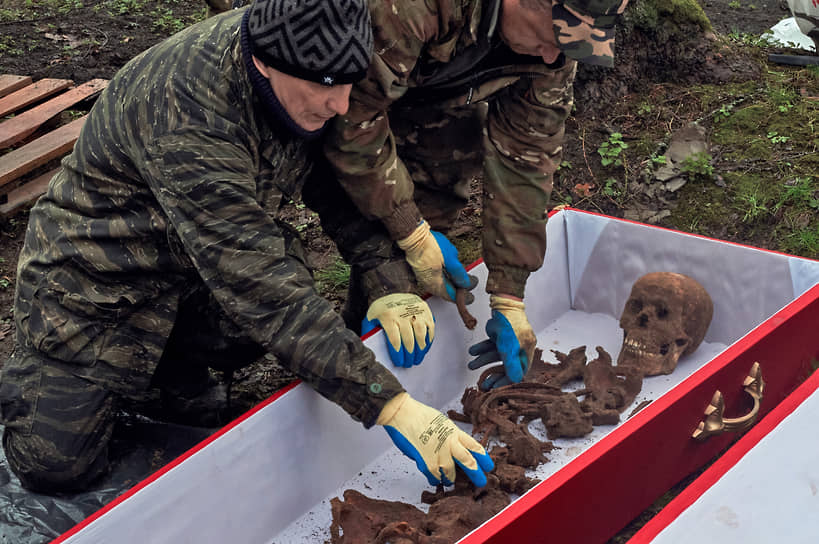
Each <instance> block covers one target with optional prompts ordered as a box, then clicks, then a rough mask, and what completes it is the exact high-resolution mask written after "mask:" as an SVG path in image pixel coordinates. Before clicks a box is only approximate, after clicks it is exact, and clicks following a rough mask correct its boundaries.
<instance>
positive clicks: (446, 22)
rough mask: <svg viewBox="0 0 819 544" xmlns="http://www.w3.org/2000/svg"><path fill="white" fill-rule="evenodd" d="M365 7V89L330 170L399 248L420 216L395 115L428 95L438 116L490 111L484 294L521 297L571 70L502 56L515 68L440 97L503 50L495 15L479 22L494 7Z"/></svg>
mask: <svg viewBox="0 0 819 544" xmlns="http://www.w3.org/2000/svg"><path fill="white" fill-rule="evenodd" d="M369 4H370V13H371V16H372V22H373V28H374V31H375V34H374V36H375V55H374V58H373V62H372V64H371V65H370V70H369V73H368V76H367V78H366V79H365V80H364V81H363V82H361V83H359V84H357V85H356V86H355V87H354V89H353V94H352V97H351V104H350V109H349V111H348V112H347V114H346V115H345V116H343V117H340V118H337V119H336V120H335V121H334V123H333V124H332V126H331V129H330V133H329V134H328V137H327V140H326V146H325V151H326V154H327V156H328V158H329V159H330V162H331V163H332V164H333V166H334V168H335V169H336V172H337V174H338V176H339V179H340V181H341V182H342V184H343V185H344V186H345V189H346V190H347V191H348V193H349V194H350V195H351V196H352V198H353V200H354V201H355V202H356V204H357V205H358V207H359V208H360V209H361V210H362V211H363V212H364V213H365V214H366V215H368V216H370V217H376V218H379V219H380V220H381V221H383V222H384V224H385V225H386V227H387V229H388V230H389V232H390V234H391V235H392V237H393V238H395V239H399V238H403V237H404V236H406V235H407V234H409V233H410V232H411V231H412V230H413V229H414V228H415V227H416V226H417V224H418V221H419V219H420V212H419V210H418V208H417V206H416V205H415V203H414V201H413V185H412V181H411V180H410V177H409V174H408V172H407V169H406V167H405V166H404V165H403V164H402V162H401V161H400V159H399V158H398V157H397V155H396V151H395V142H394V137H393V136H392V134H391V132H390V125H389V120H388V111H389V109H390V107H391V106H393V104H395V103H396V102H398V101H399V100H402V99H406V98H407V97H408V96H409V95H410V94H412V93H413V92H417V91H418V90H423V89H424V87H427V86H430V84H431V83H434V86H435V89H433V90H434V91H435V92H433V93H432V94H429V95H428V98H429V99H432V100H435V99H436V98H437V99H438V100H437V102H438V103H439V104H440V106H441V107H448V106H459V105H465V104H470V103H474V102H477V101H481V100H487V99H489V104H490V107H489V113H488V118H487V121H486V127H485V130H484V179H483V183H484V210H483V235H482V237H483V252H484V260H485V262H486V264H487V267H488V269H489V279H488V282H487V287H486V289H487V291H488V292H490V293H493V292H494V293H508V294H513V295H517V296H521V297H522V296H523V291H524V286H525V284H526V279H527V278H528V276H529V273H530V272H532V271H534V270H537V269H538V268H539V267H540V266H541V265H542V264H543V256H544V254H545V250H546V234H545V228H544V225H545V223H546V214H545V212H546V207H547V204H548V199H549V196H550V192H551V188H552V178H553V173H554V172H555V170H556V169H557V165H558V164H559V163H560V156H561V151H562V142H563V123H564V120H565V118H566V117H567V115H568V114H569V112H570V111H571V107H572V82H573V78H574V72H575V67H576V64H575V62H574V61H569V60H566V61H565V62H564V63H563V64H562V66H560V67H550V66H547V65H545V64H544V63H543V62H542V61H541V59H540V58H538V57H525V56H520V55H515V54H514V53H512V52H511V51H510V50H508V49H506V51H508V52H509V55H508V59H509V62H508V63H505V62H500V64H497V63H496V64H495V65H493V66H487V67H484V68H485V69H483V71H482V73H481V74H478V73H477V71H473V73H468V74H460V76H453V79H456V80H457V79H459V77H460V79H461V80H462V82H461V83H460V84H459V83H458V82H457V81H456V82H455V83H456V84H453V85H446V82H444V84H443V85H442V84H441V83H442V82H441V78H440V77H439V75H438V73H439V72H441V71H442V70H444V71H445V69H446V66H447V65H453V64H456V63H459V62H460V61H461V59H462V58H463V57H464V56H465V55H469V54H470V53H471V52H473V51H475V48H476V47H492V48H495V50H498V46H499V47H500V48H504V47H505V46H503V45H502V44H501V43H500V38H499V36H498V30H497V29H496V27H497V16H498V13H497V11H494V12H491V13H481V10H482V9H486V8H487V6H491V5H493V3H492V2H490V1H485V2H481V1H479V0H431V1H428V2H415V1H413V0H370V2H369ZM494 6H495V10H497V9H498V8H497V3H495V4H494ZM461 64H463V63H461ZM467 64H468V63H467ZM463 76H466V77H463ZM463 82H466V83H465V84H463ZM459 85H460V88H459ZM453 89H454V90H455V91H459V92H452V91H453ZM408 91H410V92H408ZM405 95H406V96H405Z"/></svg>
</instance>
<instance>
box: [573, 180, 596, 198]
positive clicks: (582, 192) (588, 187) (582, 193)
mask: <svg viewBox="0 0 819 544" xmlns="http://www.w3.org/2000/svg"><path fill="white" fill-rule="evenodd" d="M592 189H594V183H578V184H577V185H575V186H574V194H576V195H577V196H579V197H583V198H585V197H587V196H590V195H591V192H592Z"/></svg>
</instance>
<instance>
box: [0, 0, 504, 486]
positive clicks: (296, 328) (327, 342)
mask: <svg viewBox="0 0 819 544" xmlns="http://www.w3.org/2000/svg"><path fill="white" fill-rule="evenodd" d="M336 8H340V9H336ZM304 21H307V22H308V23H307V24H305V23H304ZM299 33H308V34H310V35H313V36H315V35H318V34H321V35H322V36H323V37H324V39H325V42H324V43H325V44H326V45H327V46H328V48H327V51H324V52H322V51H318V52H317V50H316V49H315V47H314V45H311V47H313V49H312V50H311V54H310V55H308V54H304V52H303V51H300V50H299V47H300V45H299V44H303V43H305V42H304V41H303V40H301V41H300V34H299ZM336 42H337V43H336ZM371 48H372V31H371V27H370V21H369V17H368V12H367V8H366V5H365V4H364V3H363V2H361V0H338V2H336V3H334V4H332V5H330V4H327V3H325V2H324V1H323V0H305V1H300V2H292V1H291V0H257V1H256V2H255V3H254V5H253V6H252V7H251V8H248V9H246V10H237V11H233V12H231V13H228V14H224V15H222V16H218V17H213V18H211V19H208V20H206V21H204V22H202V23H199V24H198V25H194V26H193V27H191V28H188V29H186V30H184V31H182V32H180V33H179V34H176V35H175V36H173V37H171V38H169V39H168V40H166V41H165V42H163V43H161V44H158V45H156V46H154V47H153V48H151V49H150V50H148V51H146V52H144V53H143V54H141V55H139V56H138V57H136V58H134V59H133V60H131V61H130V62H129V63H128V64H127V65H126V66H124V67H123V68H122V69H121V70H120V71H119V72H118V73H117V74H116V75H115V76H114V77H113V78H112V80H111V82H110V83H109V85H108V86H107V88H106V89H105V90H104V91H103V92H102V94H101V96H100V97H99V99H98V100H97V102H96V103H95V105H94V107H93V109H92V111H91V112H90V114H89V116H88V119H87V121H86V123H85V125H84V127H83V130H82V132H81V134H80V137H79V139H78V141H77V142H76V145H75V147H74V151H73V152H72V154H71V155H69V156H68V157H66V159H64V161H63V163H62V168H61V170H60V171H59V173H58V174H57V175H56V176H55V177H54V178H53V179H52V180H51V183H50V185H49V188H48V191H47V194H46V195H44V196H43V197H42V198H41V199H40V200H39V201H38V202H37V204H36V205H35V206H34V208H33V209H32V210H31V214H30V219H29V225H28V230H27V233H26V239H25V245H24V247H23V249H22V252H21V255H20V259H19V265H18V274H17V278H18V281H17V290H16V297H15V308H14V315H15V323H16V327H17V337H16V341H17V345H16V349H15V352H14V353H13V354H12V356H11V357H10V359H9V360H8V361H7V362H6V364H5V365H4V367H3V369H2V370H3V373H2V377H1V378H0V422H2V424H3V425H4V426H5V432H4V435H3V446H4V448H5V452H6V456H7V458H8V461H9V464H10V466H11V468H12V469H13V471H14V472H15V473H16V474H17V476H18V477H19V478H20V480H21V483H22V484H23V485H24V486H26V487H28V488H30V489H33V490H35V491H39V492H45V493H51V492H55V491H76V490H81V489H84V488H87V487H88V486H89V485H90V484H91V483H93V482H94V481H95V480H96V479H97V478H98V477H99V476H101V475H102V474H104V473H105V472H106V471H107V468H108V456H107V453H108V444H109V441H110V438H111V434H112V430H113V427H114V424H115V417H114V415H115V412H116V411H117V410H118V409H120V408H121V407H122V405H123V403H122V401H124V400H134V401H139V400H141V399H142V398H143V397H144V396H145V395H146V393H147V392H148V390H149V388H150V387H151V386H152V385H157V386H159V387H160V388H163V391H164V390H167V391H170V392H171V393H173V394H177V395H180V396H183V397H184V396H186V395H195V394H197V393H198V392H201V390H202V388H203V387H207V385H208V384H207V376H208V372H207V370H208V367H210V368H222V369H230V368H235V367H238V366H242V365H244V364H249V363H251V362H253V361H255V360H256V359H257V358H258V357H259V356H260V355H263V354H264V353H265V352H268V353H271V354H273V355H274V356H275V358H276V359H277V360H279V361H280V362H281V363H282V364H283V365H285V366H286V367H288V368H289V369H290V370H292V371H293V372H294V373H295V374H296V375H298V376H299V377H300V378H302V379H303V380H304V381H305V382H306V383H308V384H309V385H310V386H312V387H313V388H315V389H316V390H317V391H318V392H319V393H320V394H321V395H323V396H324V397H326V398H327V399H329V400H331V401H333V402H335V403H337V404H338V405H339V406H340V407H341V408H343V409H344V410H345V411H347V412H348V413H349V414H350V415H351V416H352V417H353V418H354V419H356V420H358V421H360V422H362V423H363V424H364V426H365V427H370V426H372V425H374V424H376V423H378V424H381V425H384V426H385V428H386V429H387V430H388V432H390V433H391V434H390V436H393V435H394V433H397V435H402V434H408V431H407V430H406V429H407V428H408V426H415V427H417V426H419V425H420V426H421V430H423V429H424V428H425V427H424V426H425V425H427V424H429V422H430V421H432V420H436V424H435V425H436V427H435V428H436V429H441V430H442V434H440V435H436V436H438V437H439V440H429V444H430V446H433V445H437V447H438V448H439V449H441V448H444V450H443V451H449V450H448V448H449V444H450V443H451V442H452V441H460V442H461V443H463V442H464V441H466V442H468V445H467V447H468V448H470V450H471V454H474V455H477V456H479V457H478V459H479V461H480V462H481V463H482V464H481V466H482V467H484V469H486V467H488V466H489V464H490V463H487V462H486V461H485V460H483V459H482V458H480V456H481V455H485V452H484V451H483V448H481V447H480V445H478V444H477V443H474V441H472V442H469V440H471V437H470V436H468V435H466V434H465V433H463V432H462V431H460V430H457V429H456V428H454V424H452V423H451V422H450V421H449V420H448V419H446V418H445V416H442V415H441V414H440V413H439V412H437V411H436V410H433V409H431V408H428V407H425V406H424V405H422V404H420V403H418V402H416V401H414V400H413V399H411V398H410V397H409V396H408V395H407V394H406V392H404V391H403V388H402V386H401V384H400V383H399V382H398V380H397V379H396V378H395V377H394V376H393V375H392V373H390V372H389V371H388V370H387V369H386V368H384V367H383V366H382V365H380V364H379V363H378V362H377V361H376V360H375V358H374V355H373V353H372V352H371V351H370V350H369V349H367V348H366V347H365V346H364V345H363V344H362V342H361V340H360V339H359V338H358V336H357V335H355V334H354V333H353V332H351V331H350V330H349V329H347V328H345V326H344V323H343V321H342V319H341V318H340V317H339V316H338V314H336V313H335V312H334V311H333V308H332V306H331V304H330V303H329V302H328V301H327V300H325V299H324V298H322V297H320V296H319V295H318V294H317V292H316V290H315V287H314V284H313V278H312V275H311V272H310V270H309V269H308V268H307V266H306V264H305V262H304V258H303V255H302V251H301V247H300V243H299V240H298V237H297V235H296V231H295V229H293V228H291V227H289V226H288V225H286V224H285V223H284V222H282V221H280V220H278V219H277V218H276V215H277V214H278V210H279V205H280V204H281V203H282V202H286V201H287V200H288V199H290V198H297V197H298V195H299V194H300V192H301V191H302V188H303V192H304V194H303V198H304V200H305V202H307V203H308V205H313V206H315V208H316V209H317V211H319V213H320V214H321V215H322V220H323V223H324V224H325V226H326V227H327V228H328V229H329V230H330V231H331V234H334V233H335V234H337V235H338V236H336V239H338V240H340V243H341V248H340V249H341V251H342V252H344V253H345V254H346V256H347V257H348V259H349V260H351V261H352V262H353V263H354V265H356V266H358V267H360V268H361V270H362V271H363V273H364V275H365V276H366V275H367V274H369V273H371V274H372V278H373V281H372V282H371V283H372V284H373V290H374V291H376V290H377V289H382V292H381V293H375V294H374V296H378V295H379V294H383V293H388V292H395V291H408V290H409V288H410V287H411V286H410V285H409V277H410V273H409V270H408V269H406V265H403V264H402V265H401V266H403V267H404V268H405V269H406V272H405V273H404V274H403V277H404V278H406V280H407V282H406V285H403V284H401V282H400V280H396V279H395V278H401V277H402V274H401V272H400V270H398V269H394V268H390V267H394V266H395V265H394V263H391V262H390V260H391V259H390V258H391V257H393V255H392V251H393V244H392V242H391V241H390V240H389V238H387V237H386V236H384V235H381V236H380V238H379V236H375V237H374V238H373V239H374V240H375V242H372V241H371V238H370V237H368V236H367V235H366V233H367V232H376V234H377V230H378V229H379V228H382V227H381V226H380V225H378V224H372V223H371V222H369V221H367V220H364V219H363V218H362V217H361V214H360V212H358V211H357V210H356V209H355V207H354V206H353V205H352V203H351V202H349V200H347V201H346V202H345V195H344V193H341V192H338V191H337V192H336V193H334V192H333V190H334V187H333V184H330V183H328V181H330V180H332V178H331V177H328V169H327V168H326V167H322V166H321V163H317V162H316V161H315V160H314V157H313V154H314V151H315V150H314V147H315V143H316V142H317V140H316V139H315V138H316V136H318V135H319V134H320V133H321V130H322V128H323V125H324V124H325V122H326V121H327V119H329V118H330V117H332V116H333V115H335V114H337V113H343V112H345V111H346V109H347V105H348V99H349V93H350V89H351V84H352V82H353V81H356V80H359V79H361V78H362V77H363V76H364V74H365V71H366V69H367V65H368V63H369V58H370V55H371ZM337 50H344V51H346V52H347V53H348V54H347V55H346V56H345V57H344V58H341V59H339V58H338V57H336V56H335V55H334V54H333V53H334V52H335V51H337ZM336 189H338V188H336ZM342 226H343V227H345V229H344V230H345V231H347V232H346V233H342V234H339V232H340V231H341V230H342V228H341V227H342ZM350 228H352V229H353V230H354V232H349V231H348V230H347V229H350ZM361 233H365V234H361ZM384 240H386V243H384V242H383V241H384ZM382 265H383V266H384V267H387V270H388V272H386V273H385V272H383V270H382ZM396 270H397V271H396ZM388 280H390V281H392V282H393V283H392V284H389V285H386V286H384V282H388ZM441 417H443V418H444V419H443V420H441V419H440V418H441ZM436 418H438V419H436ZM442 421H443V423H442ZM415 427H413V428H415ZM397 435H396V436H397ZM407 441H408V443H410V444H413V443H414V442H413V438H412V437H411V436H410V437H409V438H407V440H406V441H405V442H404V443H406V442H407ZM463 451H466V450H463ZM419 452H420V453H419ZM411 453H415V454H416V455H421V456H422V457H423V456H424V455H426V452H425V450H424V447H423V446H422V445H417V447H416V448H415V449H414V450H412V452H411ZM458 455H459V454H453V456H452V458H447V460H448V462H447V463H444V464H443V465H441V467H440V471H438V470H436V469H437V468H438V467H436V466H433V465H432V464H431V461H428V462H427V464H426V465H425V466H426V467H428V469H429V471H431V473H432V476H433V478H436V477H437V478H438V479H440V477H441V476H440V474H441V473H444V474H447V475H451V476H452V479H454V463H453V459H457V460H458V462H459V463H464V464H465V465H467V466H468V467H469V468H472V467H474V468H475V471H473V473H472V475H473V476H476V475H477V472H480V470H481V469H478V468H477V465H476V463H475V461H474V459H473V458H472V457H471V456H470V457H469V459H466V458H458ZM487 458H488V457H487ZM423 459H427V460H428V456H426V457H423ZM482 475H483V473H482V472H480V476H482ZM429 477H430V476H429V475H428V478H429ZM476 477H477V476H476ZM436 481H438V480H436Z"/></svg>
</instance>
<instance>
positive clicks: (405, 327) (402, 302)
mask: <svg viewBox="0 0 819 544" xmlns="http://www.w3.org/2000/svg"><path fill="white" fill-rule="evenodd" d="M375 323H378V324H380V325H381V328H382V329H384V334H385V335H386V336H387V348H388V350H389V352H390V359H392V362H393V364H395V365H396V366H400V367H407V368H408V367H411V366H413V365H417V364H420V363H421V361H422V360H423V358H424V356H425V355H426V353H427V351H429V348H430V345H431V344H432V340H433V339H434V338H435V320H434V318H433V316H432V310H430V309H429V305H428V304H427V303H426V302H425V301H424V299H422V298H421V297H419V296H418V295H415V294H412V293H395V294H392V295H386V296H383V297H381V298H379V299H376V301H375V302H373V303H372V304H371V305H370V308H369V310H367V318H366V319H365V320H364V323H363V324H362V327H361V330H362V334H364V333H366V332H368V331H369V330H371V329H372V327H373V326H374V324H375Z"/></svg>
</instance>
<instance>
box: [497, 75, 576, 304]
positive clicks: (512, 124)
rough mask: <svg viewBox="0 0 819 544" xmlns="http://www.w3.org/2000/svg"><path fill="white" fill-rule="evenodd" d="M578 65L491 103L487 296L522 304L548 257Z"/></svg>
mask: <svg viewBox="0 0 819 544" xmlns="http://www.w3.org/2000/svg"><path fill="white" fill-rule="evenodd" d="M575 67H576V63H575V62H574V61H569V60H568V59H567V61H566V63H565V65H564V66H563V67H561V68H558V69H556V70H553V71H550V73H548V74H544V75H542V76H540V75H538V76H535V77H532V78H523V79H521V80H520V81H518V82H517V83H516V84H515V85H513V86H511V87H510V88H508V89H506V90H504V91H502V92H501V94H500V96H499V97H498V98H497V99H496V100H493V101H492V102H491V103H490V109H489V114H488V117H487V130H486V132H485V136H484V148H485V153H486V155H485V158H484V174H485V175H484V213H483V219H484V225H483V252H484V260H485V262H486V265H487V268H488V269H489V277H488V280H487V285H486V290H487V292H489V293H505V294H510V295H514V296H518V297H523V292H524V288H525V285H526V280H527V278H528V277H529V274H530V273H531V272H533V271H535V270H537V269H538V268H540V266H541V265H542V264H543V256H544V255H545V253H546V230H545V228H544V227H545V224H546V206H547V205H548V201H549V196H550V194H551V191H552V180H553V176H554V172H555V171H556V170H557V167H558V165H559V164H560V157H561V153H562V149H563V147H562V146H563V135H564V121H565V119H566V117H567V116H568V115H569V112H570V111H571V108H572V103H573V93H572V83H573V81H574V74H575Z"/></svg>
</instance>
